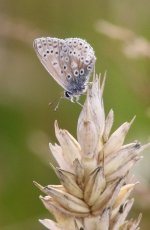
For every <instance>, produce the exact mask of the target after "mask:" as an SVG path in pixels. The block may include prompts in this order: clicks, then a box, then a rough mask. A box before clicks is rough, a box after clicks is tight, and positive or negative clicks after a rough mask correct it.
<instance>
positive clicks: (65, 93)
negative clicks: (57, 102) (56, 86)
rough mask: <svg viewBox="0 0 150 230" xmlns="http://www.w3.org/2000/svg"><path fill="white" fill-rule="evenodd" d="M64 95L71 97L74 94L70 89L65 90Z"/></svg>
mask: <svg viewBox="0 0 150 230" xmlns="http://www.w3.org/2000/svg"><path fill="white" fill-rule="evenodd" d="M64 95H65V97H66V98H70V97H71V95H72V94H71V93H70V92H68V91H65V92H64Z"/></svg>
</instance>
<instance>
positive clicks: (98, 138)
mask: <svg viewBox="0 0 150 230" xmlns="http://www.w3.org/2000/svg"><path fill="white" fill-rule="evenodd" d="M103 88H104V81H103V82H102V84H101V86H100V76H98V75H96V76H94V79H93V83H92V85H91V86H90V87H89V89H88V92H87V98H86V101H85V104H84V106H83V109H82V111H81V114H80V116H79V119H78V125H77V140H76V139H75V138H74V137H73V136H72V135H71V134H70V133H69V132H68V131H67V130H62V129H60V128H59V127H58V123H57V122H55V133H56V137H57V139H58V142H59V144H54V145H53V144H51V143H50V144H49V147H50V150H51V153H52V155H53V157H54V158H55V160H56V162H57V167H54V166H52V168H53V169H54V171H55V173H56V175H57V176H58V178H59V180H60V183H61V185H47V186H45V187H43V186H41V185H39V184H38V183H37V182H34V183H35V185H36V186H37V187H38V188H39V189H40V190H41V191H42V192H43V193H45V194H46V196H44V197H43V196H40V199H41V201H42V202H43V204H44V206H45V207H46V208H47V209H48V211H49V212H51V213H52V214H53V215H54V218H55V221H53V220H49V219H44V220H40V222H41V223H42V224H43V225H44V226H45V227H47V228H48V229H52V230H119V229H121V230H137V229H139V223H140V220H141V215H139V217H138V218H137V220H132V219H131V220H127V215H128V213H129V211H130V209H131V208H132V205H133V202H134V200H133V199H131V198H129V195H130V193H131V191H132V190H133V189H134V187H135V185H136V184H137V182H133V181H132V180H131V178H132V175H131V176H130V170H131V169H132V168H133V166H134V165H135V163H136V162H137V161H139V160H140V159H141V156H140V153H141V151H143V150H144V149H145V148H147V147H148V146H150V144H146V145H143V146H141V144H140V143H139V142H137V141H134V142H133V143H130V144H125V145H124V140H125V137H126V135H127V133H128V131H129V129H130V126H131V125H132V123H133V120H134V118H133V119H132V120H131V121H130V122H125V123H123V124H122V125H121V126H120V127H119V128H118V129H117V130H116V131H114V132H113V133H112V134H110V132H111V128H112V125H113V120H114V113H113V110H112V109H111V110H110V112H109V113H108V115H107V116H106V118H105V112H104V106H103V99H102V94H103Z"/></svg>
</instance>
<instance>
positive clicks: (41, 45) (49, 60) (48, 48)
mask: <svg viewBox="0 0 150 230" xmlns="http://www.w3.org/2000/svg"><path fill="white" fill-rule="evenodd" d="M63 44H64V40H63V39H57V38H50V37H47V38H37V39H35V40H34V42H33V47H34V49H35V51H36V54H37V56H38V58H39V60H40V62H41V63H42V64H43V66H44V67H45V69H46V70H47V71H48V73H49V74H50V75H51V76H52V77H53V78H54V79H55V81H56V82H57V83H58V84H59V85H60V86H62V87H63V88H64V89H65V90H67V82H65V76H64V73H63V72H62V69H61V66H60V61H59V59H60V50H61V49H62V45H63Z"/></svg>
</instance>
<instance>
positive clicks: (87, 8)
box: [0, 0, 150, 230]
mask: <svg viewBox="0 0 150 230" xmlns="http://www.w3.org/2000/svg"><path fill="white" fill-rule="evenodd" d="M149 9H150V1H149V0H143V1H140V0H132V1H129V0H126V1H119V0H113V1H111V0H110V1H105V0H99V1H98V0H92V1H90V0H82V1H81V0H76V1H72V0H54V1H51V0H30V1H29V0H21V1H20V0H13V1H12V0H0V229H1V230H16V229H17V230H25V229H36V230H42V229H45V228H44V227H43V226H42V225H40V223H38V219H39V218H46V217H47V218H49V217H50V215H49V213H48V211H47V210H46V209H45V208H44V207H43V205H42V204H41V202H40V200H39V199H38V196H39V194H40V192H39V191H38V189H36V188H35V187H34V185H33V183H32V181H33V180H36V181H37V182H39V183H41V184H43V185H46V184H53V183H55V184H56V183H58V181H57V179H56V176H55V174H54V172H52V170H51V168H50V167H49V161H50V153H49V150H48V142H49V141H51V142H52V143H54V142H55V141H56V139H55V135H54V125H53V124H54V120H55V119H57V120H58V122H59V125H60V127H62V128H65V129H68V130H69V131H70V132H71V133H72V134H73V135H74V136H76V123H77V119H78V115H79V113H80V110H81V107H80V106H79V105H77V104H73V103H71V102H69V101H67V100H63V101H61V104H60V107H59V109H58V110H57V111H56V112H54V111H53V110H52V108H50V107H49V105H48V104H49V102H51V101H52V100H54V99H55V98H57V97H59V94H60V92H62V89H61V88H60V87H59V86H58V85H57V83H56V82H55V81H54V80H53V79H52V77H50V76H49V74H48V73H47V72H46V71H45V69H44V68H43V66H42V65H41V64H40V62H39V60H38V58H37V57H36V54H35V52H34V50H33V48H32V42H33V39H34V38H36V37H41V36H51V37H59V38H66V37H80V38H83V39H86V40H87V41H88V42H89V43H90V44H91V45H92V46H93V48H94V49H95V51H96V56H97V64H96V71H97V72H98V73H99V72H101V73H102V74H104V72H105V71H107V81H106V87H105V92H104V102H105V110H106V113H108V111H109V109H110V108H113V109H114V112H115V124H114V127H113V129H115V128H117V127H118V126H119V125H120V124H121V123H123V122H124V121H126V120H131V119H132V117H133V116H134V115H135V114H136V115H137V118H136V120H135V122H134V124H133V127H132V129H131V130H130V132H129V135H128V138H127V140H126V142H128V141H132V140H135V139H138V140H140V141H141V142H142V143H146V142H148V141H149V140H150V136H149V135H150V58H149V57H146V56H145V57H144V56H140V55H139V56H138V57H135V58H129V57H128V56H126V55H125V54H124V53H123V52H122V44H121V42H120V41H118V40H112V39H110V38H108V37H106V36H105V35H104V34H101V33H98V32H97V30H96V28H95V24H96V23H97V21H99V20H101V19H103V20H106V21H109V22H111V23H114V24H116V25H119V26H121V27H123V28H124V27H125V28H128V29H130V30H131V31H133V32H134V33H136V34H137V36H143V37H144V38H145V39H147V40H149V41H150V27H149V22H150V13H149ZM81 101H82V102H83V101H84V96H83V97H82V99H81ZM70 118H71V119H70ZM147 153H148V151H147V152H145V153H144V159H143V160H142V161H141V162H140V163H138V165H137V167H136V169H135V174H136V175H137V178H138V179H139V180H140V181H141V184H140V185H138V187H140V189H139V190H137V192H136V193H135V197H137V198H136V200H135V205H134V209H133V211H132V216H133V217H136V215H137V214H138V213H139V212H143V215H144V216H143V221H142V223H141V229H149V227H150V187H149V181H150V167H149V161H150V156H149V155H148V154H147Z"/></svg>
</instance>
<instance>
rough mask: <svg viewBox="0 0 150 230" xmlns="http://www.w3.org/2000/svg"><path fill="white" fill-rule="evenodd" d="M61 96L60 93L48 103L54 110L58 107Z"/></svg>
mask: <svg viewBox="0 0 150 230" xmlns="http://www.w3.org/2000/svg"><path fill="white" fill-rule="evenodd" d="M62 98H63V96H62V94H61V96H60V97H59V98H56V99H54V100H53V101H52V102H50V103H49V106H52V108H53V109H54V111H56V110H57V109H58V107H59V104H60V101H61V99H62Z"/></svg>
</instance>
